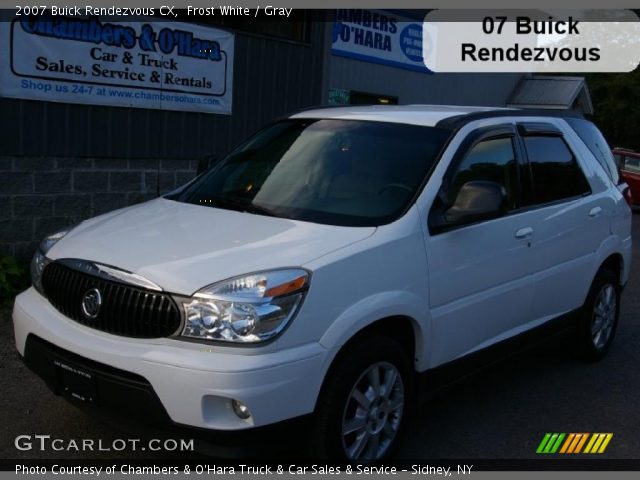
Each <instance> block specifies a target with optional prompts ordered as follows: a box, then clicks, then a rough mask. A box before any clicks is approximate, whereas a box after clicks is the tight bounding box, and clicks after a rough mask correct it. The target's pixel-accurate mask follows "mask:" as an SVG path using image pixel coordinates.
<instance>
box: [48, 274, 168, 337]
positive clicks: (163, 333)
mask: <svg viewBox="0 0 640 480" xmlns="http://www.w3.org/2000/svg"><path fill="white" fill-rule="evenodd" d="M42 287H43V289H44V293H45V296H46V297H47V299H48V300H49V302H50V303H51V305H53V306H54V307H55V308H56V309H57V310H58V311H59V312H60V313H62V314H63V315H65V316H66V317H68V318H70V319H71V320H74V321H76V322H78V323H81V324H82V325H86V326H87V327H91V328H95V329H96V330H101V331H103V332H108V333H112V334H114V335H121V336H124V337H135V338H159V337H167V336H169V335H172V334H174V333H175V332H176V331H177V330H178V328H179V327H180V312H179V310H178V307H177V305H176V303H175V302H174V301H173V299H172V298H171V297H170V296H169V295H167V294H166V293H161V292H154V291H150V290H145V289H143V288H138V287H134V286H131V285H127V284H124V283H117V282H113V281H109V280H105V279H103V278H100V277H96V276H94V275H90V274H87V273H84V272H80V271H78V270H75V269H73V268H70V267H68V266H66V265H62V264H60V263H58V262H52V263H50V264H49V265H47V266H46V267H45V269H44V271H43V272H42ZM93 288H96V289H98V290H99V291H100V294H101V296H102V305H101V306H100V309H99V311H98V315H97V316H96V318H88V317H87V316H86V315H85V314H84V313H83V311H82V300H83V297H84V295H85V294H86V293H87V292H88V291H89V290H91V289H93Z"/></svg>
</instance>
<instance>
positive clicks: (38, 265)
mask: <svg viewBox="0 0 640 480" xmlns="http://www.w3.org/2000/svg"><path fill="white" fill-rule="evenodd" d="M70 230H71V229H70V228H67V229H65V230H60V231H58V232H56V233H52V234H51V235H47V236H46V237H45V238H44V239H43V240H42V242H40V245H39V247H38V249H37V250H36V253H35V254H34V255H33V259H32V260H31V283H32V284H33V286H34V287H35V289H36V290H37V291H38V292H40V293H41V294H43V295H44V291H43V289H42V271H43V270H44V267H46V266H47V264H48V263H49V261H50V260H49V259H48V258H47V257H46V254H47V252H48V251H49V250H51V247H53V246H54V245H55V244H56V243H58V242H59V241H60V239H61V238H62V237H64V236H65V235H66V234H67V233H69V231H70Z"/></svg>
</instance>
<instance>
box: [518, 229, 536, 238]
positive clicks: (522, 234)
mask: <svg viewBox="0 0 640 480" xmlns="http://www.w3.org/2000/svg"><path fill="white" fill-rule="evenodd" d="M532 235H533V228H531V227H524V228H521V229H520V230H518V231H517V232H516V238H517V239H518V240H522V239H523V238H531V236H532Z"/></svg>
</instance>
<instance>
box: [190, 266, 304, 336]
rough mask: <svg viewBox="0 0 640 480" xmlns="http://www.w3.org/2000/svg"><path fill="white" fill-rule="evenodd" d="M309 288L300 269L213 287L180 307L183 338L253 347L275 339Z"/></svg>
mask: <svg viewBox="0 0 640 480" xmlns="http://www.w3.org/2000/svg"><path fill="white" fill-rule="evenodd" d="M308 286H309V272H307V271H306V270H303V269H297V268H293V269H286V270H271V271H268V272H261V273H254V274H251V275H246V276H243V277H236V278H232V279H229V280H225V281H223V282H220V283H215V284H213V285H210V286H208V287H205V288H203V289H202V290H200V291H198V292H197V293H196V294H195V295H193V297H192V298H191V299H190V300H191V301H190V302H189V303H183V305H184V310H185V326H184V330H183V331H182V335H183V336H185V337H192V338H199V339H206V340H220V341H224V342H241V343H256V342H262V341H264V340H268V339H270V338H272V337H274V336H276V335H277V334H278V333H279V332H281V331H282V329H283V328H284V327H285V326H286V325H287V324H288V323H289V321H290V320H291V319H292V318H293V316H294V315H295V313H296V311H297V309H298V307H299V305H300V303H301V302H302V299H303V298H304V295H305V293H306V291H307V289H308Z"/></svg>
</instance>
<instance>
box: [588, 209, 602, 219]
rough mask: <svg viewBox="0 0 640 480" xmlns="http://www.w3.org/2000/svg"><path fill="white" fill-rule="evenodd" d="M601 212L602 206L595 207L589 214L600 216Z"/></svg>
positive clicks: (592, 216)
mask: <svg viewBox="0 0 640 480" xmlns="http://www.w3.org/2000/svg"><path fill="white" fill-rule="evenodd" d="M601 213H602V208H600V207H593V208H592V209H591V210H589V216H590V217H591V218H594V217H598V216H600V214H601Z"/></svg>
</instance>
